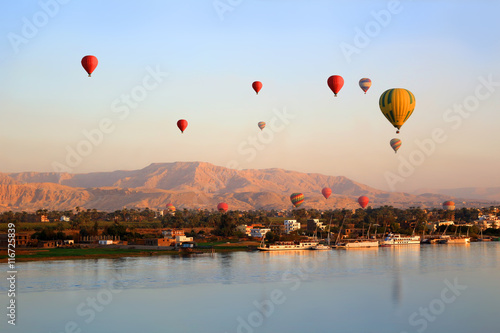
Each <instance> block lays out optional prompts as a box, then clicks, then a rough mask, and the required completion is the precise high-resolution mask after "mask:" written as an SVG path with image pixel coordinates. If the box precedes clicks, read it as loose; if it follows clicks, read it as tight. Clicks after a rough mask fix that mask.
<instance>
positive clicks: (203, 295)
mask: <svg viewBox="0 0 500 333" xmlns="http://www.w3.org/2000/svg"><path fill="white" fill-rule="evenodd" d="M499 259H500V243H498V242H489V243H473V244H470V245H427V246H419V245H416V246H406V247H400V248H397V247H393V248H379V249H366V250H349V251H345V250H342V251H317V252H315V251H295V252H293V251H291V252H281V253H262V252H237V253H224V254H215V255H199V256H193V257H177V256H161V257H145V258H137V257H136V258H122V259H96V260H74V261H73V260H67V261H50V262H31V263H19V264H18V265H17V269H18V281H17V289H18V295H17V299H16V301H17V303H18V308H17V325H16V326H15V327H14V326H11V325H8V324H7V318H6V315H5V314H6V309H5V308H6V306H7V302H8V298H7V293H6V290H7V281H6V279H5V278H2V280H1V282H0V299H1V303H2V304H3V305H2V308H3V309H4V310H2V319H1V321H0V332H2V333H3V332H23V333H28V332H41V333H45V332H47V333H61V332H75V333H76V332H93V333H100V332H107V333H111V332H121V333H122V332H144V333H145V332H148V333H149V332H208V333H209V332H228V333H229V332H245V333H253V332H287V333H293V332H364V333H366V332H384V333H387V332H397V333H402V332H406V333H410V332H429V333H431V332H440V333H442V332H454V333H462V332H463V333H465V332H467V333H468V332H488V333H489V332H491V333H498V332H500V314H499V309H500V284H499V281H500V270H499V268H500V264H499ZM6 271H7V267H6V265H5V264H3V265H0V272H3V273H1V274H2V275H3V276H6V275H7V273H6Z"/></svg>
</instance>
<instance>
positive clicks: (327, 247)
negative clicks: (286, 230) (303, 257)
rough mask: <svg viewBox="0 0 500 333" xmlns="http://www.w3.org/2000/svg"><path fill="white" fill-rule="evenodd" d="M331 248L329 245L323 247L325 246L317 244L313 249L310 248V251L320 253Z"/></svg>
mask: <svg viewBox="0 0 500 333" xmlns="http://www.w3.org/2000/svg"><path fill="white" fill-rule="evenodd" d="M331 249H332V247H331V246H329V245H325V244H318V245H315V246H313V247H311V250H317V251H320V250H331Z"/></svg>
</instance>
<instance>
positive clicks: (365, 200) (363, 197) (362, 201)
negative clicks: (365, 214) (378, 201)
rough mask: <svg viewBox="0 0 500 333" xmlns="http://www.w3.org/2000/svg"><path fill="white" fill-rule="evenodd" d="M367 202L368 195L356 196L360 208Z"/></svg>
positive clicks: (366, 204) (368, 200)
mask: <svg viewBox="0 0 500 333" xmlns="http://www.w3.org/2000/svg"><path fill="white" fill-rule="evenodd" d="M369 202H370V199H368V197H365V196H364V195H362V196H360V197H359V198H358V203H359V205H360V206H361V208H365V207H366V206H368V203H369Z"/></svg>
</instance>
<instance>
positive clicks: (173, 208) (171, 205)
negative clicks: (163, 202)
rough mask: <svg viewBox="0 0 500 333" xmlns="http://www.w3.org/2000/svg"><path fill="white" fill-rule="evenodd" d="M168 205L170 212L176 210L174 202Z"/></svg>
mask: <svg viewBox="0 0 500 333" xmlns="http://www.w3.org/2000/svg"><path fill="white" fill-rule="evenodd" d="M166 207H167V210H168V211H169V212H171V213H173V212H175V206H174V205H173V204H172V203H168V204H167V206H166Z"/></svg>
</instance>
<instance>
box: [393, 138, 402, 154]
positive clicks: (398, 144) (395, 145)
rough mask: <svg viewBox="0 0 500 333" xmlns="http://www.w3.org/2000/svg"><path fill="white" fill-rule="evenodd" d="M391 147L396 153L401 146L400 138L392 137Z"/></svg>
mask: <svg viewBox="0 0 500 333" xmlns="http://www.w3.org/2000/svg"><path fill="white" fill-rule="evenodd" d="M391 147H392V149H394V153H397V152H398V149H399V148H400V147H401V140H399V139H396V138H394V139H392V140H391Z"/></svg>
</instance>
